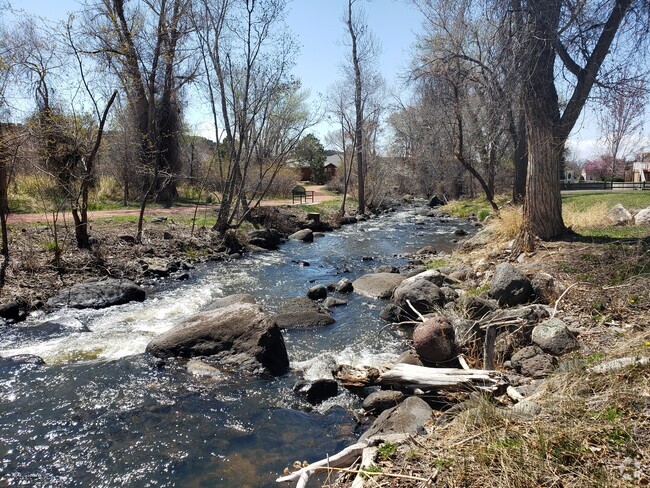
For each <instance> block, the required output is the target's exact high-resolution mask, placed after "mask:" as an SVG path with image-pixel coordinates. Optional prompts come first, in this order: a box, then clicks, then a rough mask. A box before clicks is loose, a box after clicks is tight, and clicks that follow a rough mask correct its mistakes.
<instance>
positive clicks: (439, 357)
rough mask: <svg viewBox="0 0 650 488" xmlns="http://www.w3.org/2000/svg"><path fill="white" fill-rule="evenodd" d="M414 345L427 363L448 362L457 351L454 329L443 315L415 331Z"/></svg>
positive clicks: (424, 323)
mask: <svg viewBox="0 0 650 488" xmlns="http://www.w3.org/2000/svg"><path fill="white" fill-rule="evenodd" d="M413 345H414V346H415V350H416V352H417V353H418V356H420V357H421V358H422V359H424V360H425V361H428V362H431V363H441V362H444V361H448V360H450V359H451V358H452V357H453V356H454V353H455V351H456V344H455V334H454V327H453V326H452V325H451V323H449V321H448V320H447V318H446V317H445V316H443V315H436V316H433V317H431V318H428V319H426V320H425V321H424V322H422V323H421V324H420V325H418V326H417V327H416V328H415V330H414V331H413Z"/></svg>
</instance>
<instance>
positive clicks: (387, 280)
mask: <svg viewBox="0 0 650 488" xmlns="http://www.w3.org/2000/svg"><path fill="white" fill-rule="evenodd" d="M402 281H404V276H402V275H400V274H396V273H371V274H367V275H363V276H360V277H359V278H357V279H356V280H354V282H353V283H352V286H353V288H354V291H356V292H357V293H359V294H360V295H364V296H367V297H370V298H379V299H383V300H386V299H389V298H390V297H391V296H392V295H393V291H395V288H397V286H398V285H399V284H400V283H402Z"/></svg>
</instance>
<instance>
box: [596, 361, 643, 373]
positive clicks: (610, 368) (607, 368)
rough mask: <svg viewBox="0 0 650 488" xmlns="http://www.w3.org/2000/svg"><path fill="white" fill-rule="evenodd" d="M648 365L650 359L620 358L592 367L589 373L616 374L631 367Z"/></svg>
mask: <svg viewBox="0 0 650 488" xmlns="http://www.w3.org/2000/svg"><path fill="white" fill-rule="evenodd" d="M648 363H650V358H648V357H636V358H633V357H629V358H619V359H612V360H611V361H606V362H604V363H601V364H597V365H596V366H592V367H591V368H589V369H588V371H591V372H594V373H615V372H617V371H620V370H622V369H625V368H627V367H629V366H641V365H644V364H648Z"/></svg>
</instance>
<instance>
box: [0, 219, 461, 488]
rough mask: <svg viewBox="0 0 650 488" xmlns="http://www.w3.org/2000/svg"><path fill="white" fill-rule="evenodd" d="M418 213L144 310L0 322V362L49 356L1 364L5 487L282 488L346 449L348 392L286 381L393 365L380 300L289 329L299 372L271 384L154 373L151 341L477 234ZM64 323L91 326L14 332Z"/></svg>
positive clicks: (222, 277)
mask: <svg viewBox="0 0 650 488" xmlns="http://www.w3.org/2000/svg"><path fill="white" fill-rule="evenodd" d="M427 210H428V209H427V208H426V207H420V208H418V207H415V208H412V209H401V210H399V211H397V212H395V213H391V214H385V215H382V216H380V217H378V218H374V219H371V220H368V221H366V222H361V223H359V224H356V225H351V226H346V227H344V228H342V229H340V230H338V231H335V232H331V233H328V234H326V235H325V236H324V237H319V238H316V239H315V241H314V242H313V243H303V242H293V241H289V242H287V243H286V244H284V245H282V246H281V247H280V249H279V250H277V251H273V252H268V253H260V254H254V255H250V256H248V257H245V258H243V259H240V260H237V261H234V262H230V263H211V264H207V265H205V266H202V267H201V268H197V269H195V270H194V271H193V272H192V277H191V279H190V280H187V281H185V282H182V283H177V282H161V284H160V285H159V286H158V287H157V288H156V290H155V292H154V293H151V294H150V296H149V298H148V299H147V300H145V301H144V302H142V303H130V304H126V305H121V306H114V307H110V308H107V309H102V310H72V309H63V310H59V311H56V312H54V313H50V314H45V313H43V312H37V313H34V314H32V315H31V316H30V317H29V318H28V320H27V321H26V322H23V323H21V324H20V326H21V327H6V328H3V329H0V330H1V331H2V334H1V335H0V356H2V357H4V356H10V355H15V354H34V355H37V356H40V357H42V358H43V359H44V360H45V361H46V363H47V366H33V365H25V366H23V367H21V368H19V369H16V368H15V367H9V366H7V365H5V366H0V486H21V485H22V486H93V487H100V486H101V487H103V486H106V487H109V486H110V487H112V486H133V487H159V486H160V487H162V486H165V487H166V486H188V487H193V486H220V487H221V486H224V487H231V486H232V487H240V486H250V487H260V486H262V487H265V486H275V483H274V480H275V478H276V477H277V476H278V475H279V474H281V473H282V470H283V469H284V467H285V466H290V465H291V464H292V463H293V462H294V461H296V460H300V461H303V460H308V461H315V460H317V459H321V458H323V457H324V456H325V455H327V454H328V453H329V454H334V453H335V452H337V451H339V450H341V449H343V448H344V447H345V446H347V445H349V444H351V443H353V442H355V440H356V439H357V438H358V436H359V435H360V431H359V428H358V424H357V420H356V419H355V416H354V415H353V412H352V411H353V409H355V408H358V407H359V406H360V402H361V400H360V399H359V398H358V397H357V396H355V395H353V394H351V393H349V392H347V391H345V390H343V391H342V392H341V393H340V394H339V395H338V396H337V397H335V398H331V399H329V400H327V401H325V402H323V403H322V404H320V405H318V406H316V407H314V406H311V405H309V404H307V403H306V401H305V400H304V399H303V398H301V397H299V396H297V395H296V394H295V393H294V392H293V385H294V384H295V382H296V381H297V380H298V379H300V378H302V377H305V378H307V379H316V378H319V377H324V376H325V374H326V372H328V371H329V370H331V368H332V366H333V365H335V364H340V363H346V364H352V365H381V364H385V363H387V362H390V361H394V360H395V359H396V358H397V357H398V356H399V354H400V353H401V352H402V351H403V350H404V348H405V338H404V337H403V336H402V335H401V333H400V332H399V331H398V330H392V329H386V330H385V331H383V332H382V333H381V334H379V331H380V329H382V327H383V326H384V325H385V323H384V322H383V321H382V320H381V319H379V312H380V310H381V308H382V306H383V305H384V303H382V302H380V301H377V300H373V299H370V298H366V297H362V296H360V295H357V294H354V293H353V294H351V295H349V296H345V297H343V298H345V299H346V300H347V301H348V305H346V306H343V307H336V308H335V309H334V310H333V317H334V319H335V320H336V323H335V324H333V325H331V326H328V327H325V328H320V329H312V330H291V331H285V332H284V333H283V335H284V339H285V342H286V346H287V351H288V353H289V358H290V361H291V368H292V372H290V373H288V374H286V375H284V376H282V377H279V378H263V377H250V376H244V375H240V374H238V373H233V372H232V371H229V372H225V373H224V375H223V377H219V378H213V377H197V376H193V375H192V374H190V373H188V371H187V369H186V367H185V365H184V363H183V362H180V361H178V362H173V361H172V362H170V363H167V364H166V365H165V366H164V367H158V366H157V363H156V361H155V359H154V358H152V357H150V356H149V355H146V354H144V350H145V347H146V345H147V343H148V342H149V341H150V340H151V338H153V337H155V336H156V335H158V334H161V333H163V332H165V331H167V330H169V329H170V328H172V327H173V326H175V325H176V324H177V323H178V321H179V320H181V319H183V318H185V317H187V316H189V315H191V314H193V313H195V312H197V311H200V310H201V309H202V308H204V307H206V306H207V305H208V304H209V303H210V302H211V301H213V300H214V299H216V298H219V297H221V296H226V295H230V294H233V293H250V294H252V295H254V296H255V297H257V299H258V300H259V301H260V303H262V304H263V306H264V307H265V308H266V309H267V311H269V312H274V311H277V309H278V306H279V305H280V303H281V301H282V300H284V299H289V298H295V297H300V296H304V295H305V293H306V290H307V289H308V288H309V287H311V286H313V285H315V284H324V285H327V283H329V282H335V281H339V280H340V279H341V278H349V279H351V280H354V279H355V278H357V277H358V276H360V275H362V274H366V273H369V272H372V270H373V269H374V268H375V267H377V266H380V265H403V264H406V261H405V259H404V258H401V257H399V255H400V254H402V253H408V252H414V251H416V250H417V249H419V248H422V247H424V246H433V247H435V248H437V249H439V250H450V249H451V246H452V245H453V244H452V243H451V239H453V235H452V233H453V231H454V230H455V229H458V228H462V229H464V230H467V231H470V229H471V224H470V223H468V222H466V221H460V220H448V221H446V222H441V221H440V220H439V219H436V218H428V217H424V216H423V214H424V213H426V211H427ZM368 257H372V260H369V259H368ZM364 258H366V259H365V260H364ZM300 261H307V262H309V264H310V265H309V266H304V265H301V264H299V262H300ZM59 317H74V318H76V319H78V320H79V321H81V322H82V323H83V324H84V325H85V326H86V327H87V328H88V329H90V332H76V333H72V334H68V335H65V336H58V337H56V336H55V337H39V336H38V335H34V334H26V333H24V330H21V329H22V328H23V326H29V325H35V324H39V323H42V322H44V321H46V320H51V319H53V318H59ZM0 364H2V363H0Z"/></svg>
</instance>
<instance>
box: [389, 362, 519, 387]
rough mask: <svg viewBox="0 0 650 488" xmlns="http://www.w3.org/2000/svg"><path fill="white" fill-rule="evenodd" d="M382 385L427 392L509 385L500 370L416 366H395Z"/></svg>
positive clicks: (402, 364) (401, 364)
mask: <svg viewBox="0 0 650 488" xmlns="http://www.w3.org/2000/svg"><path fill="white" fill-rule="evenodd" d="M378 384H380V385H382V386H394V387H408V388H421V389H424V390H432V389H438V390H458V389H467V388H468V387H470V388H476V389H482V390H486V391H495V390H496V389H497V388H499V387H500V386H502V385H505V384H506V381H505V378H504V376H503V375H502V374H501V373H499V372H498V371H492V370H484V369H458V368H427V367H424V366H416V365H413V364H404V363H400V364H396V365H395V366H394V367H393V368H392V369H390V370H388V371H386V372H385V373H383V374H382V375H381V376H380V377H379V380H378Z"/></svg>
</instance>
